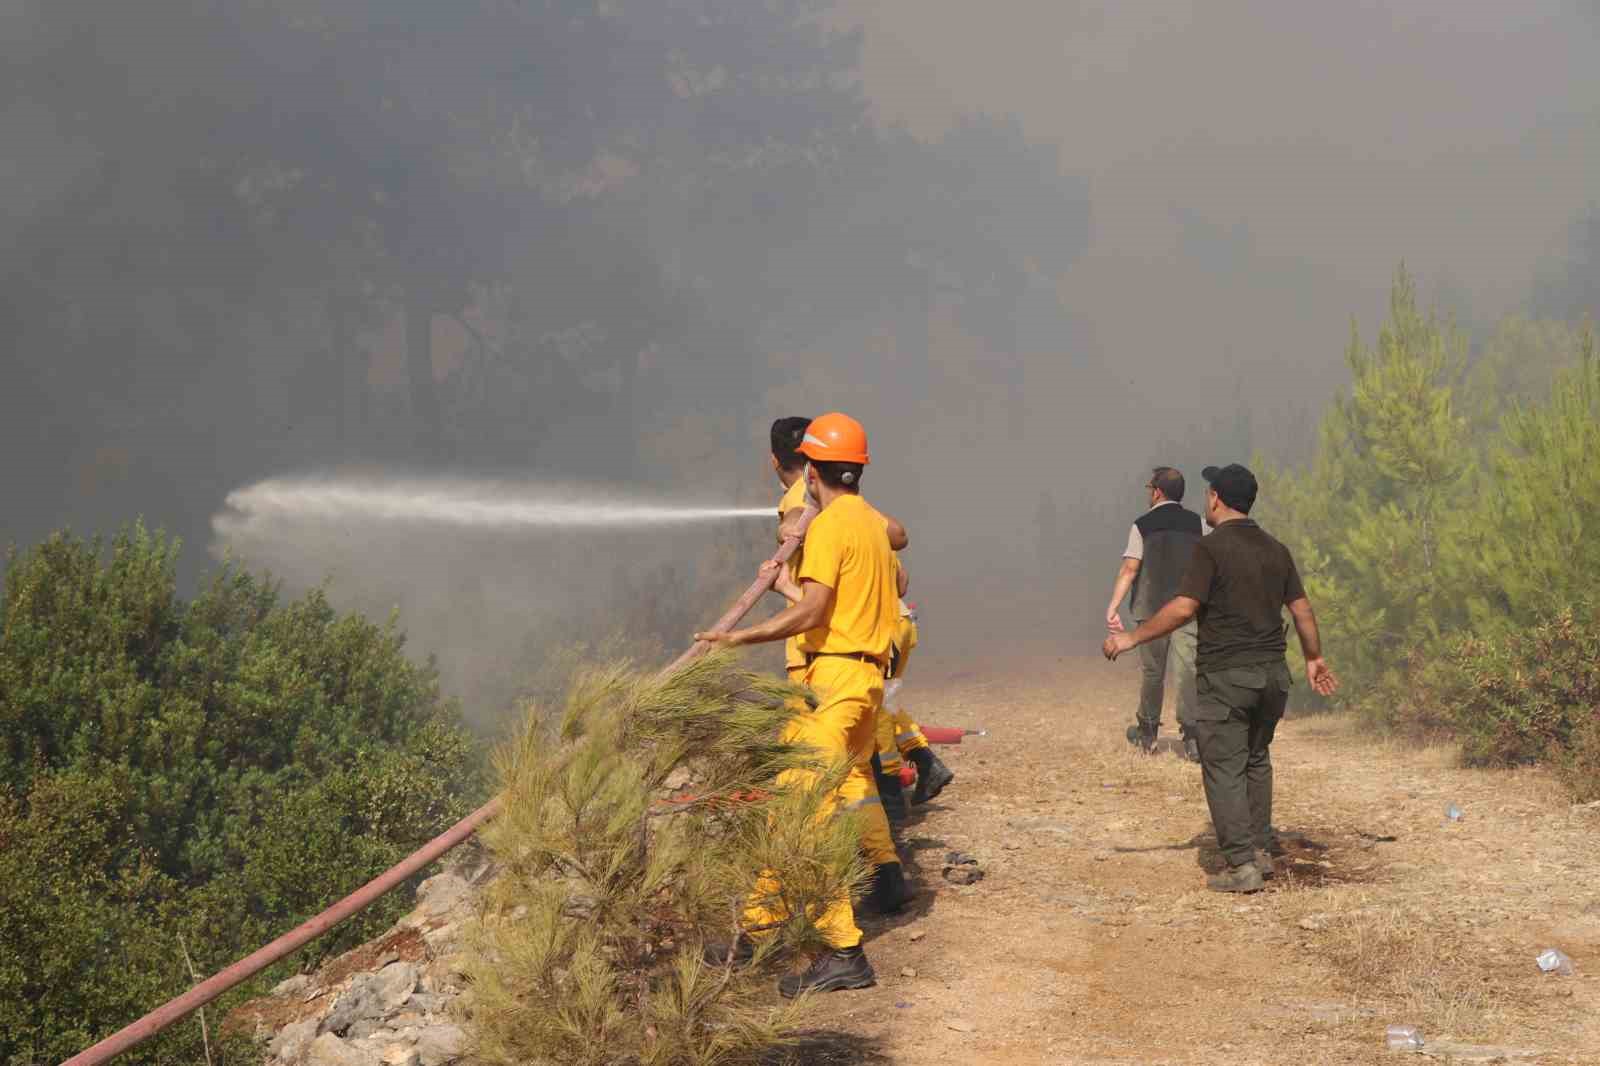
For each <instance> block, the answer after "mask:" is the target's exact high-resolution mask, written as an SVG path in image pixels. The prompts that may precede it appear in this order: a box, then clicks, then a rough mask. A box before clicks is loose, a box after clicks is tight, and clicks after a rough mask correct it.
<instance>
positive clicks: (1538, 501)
mask: <svg viewBox="0 0 1600 1066" xmlns="http://www.w3.org/2000/svg"><path fill="white" fill-rule="evenodd" d="M1469 500H1470V502H1471V504H1472V506H1471V507H1470V508H1464V512H1465V513H1464V514H1463V516H1462V519H1461V523H1460V526H1461V528H1460V532H1459V536H1458V537H1457V538H1456V539H1457V541H1458V542H1459V544H1460V548H1459V550H1458V552H1457V553H1456V556H1455V557H1454V559H1453V560H1452V563H1453V566H1452V570H1453V571H1454V572H1455V573H1456V574H1457V575H1458V580H1459V582H1460V585H1461V589H1462V597H1463V599H1464V600H1465V602H1466V603H1467V605H1468V611H1469V614H1470V617H1471V620H1472V625H1473V628H1474V629H1475V630H1479V631H1483V632H1494V631H1504V630H1506V629H1507V628H1509V627H1525V626H1528V625H1531V624H1532V623H1533V622H1534V621H1536V620H1538V619H1540V618H1544V617H1548V616H1550V615H1551V614H1552V613H1553V612H1556V611H1559V610H1562V609H1564V608H1566V607H1570V606H1572V605H1575V604H1578V603H1581V602H1583V601H1584V600H1587V599H1592V598H1594V597H1596V596H1597V594H1600V357H1597V355H1596V343H1595V336H1594V331H1593V328H1592V327H1591V326H1589V325H1587V324H1586V325H1585V328H1584V331H1583V333H1582V335H1581V337H1580V338H1579V340H1578V356H1577V359H1576V365H1575V366H1574V367H1573V368H1572V369H1570V370H1568V371H1566V372H1564V373H1561V374H1559V375H1558V376H1557V377H1556V380H1555V383H1554V384H1553V385H1552V386H1551V388H1550V392H1549V398H1548V400H1547V401H1546V402H1544V403H1542V404H1537V405H1524V404H1522V403H1520V402H1519V403H1515V404H1514V405H1513V406H1512V409H1511V410H1510V411H1509V412H1508V413H1507V414H1506V415H1505V416H1504V418H1503V419H1502V420H1501V435H1500V438H1499V439H1498V440H1497V441H1496V442H1495V444H1494V445H1493V447H1492V448H1491V449H1490V453H1489V462H1488V471H1487V476H1485V477H1484V478H1483V479H1482V481H1481V483H1480V484H1479V485H1478V486H1477V491H1475V492H1474V493H1473V494H1472V495H1471V496H1470V497H1469Z"/></svg>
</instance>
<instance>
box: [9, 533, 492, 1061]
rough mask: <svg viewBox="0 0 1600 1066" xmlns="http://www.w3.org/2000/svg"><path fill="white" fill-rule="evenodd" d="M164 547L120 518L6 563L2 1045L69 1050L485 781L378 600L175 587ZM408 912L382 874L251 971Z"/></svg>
mask: <svg viewBox="0 0 1600 1066" xmlns="http://www.w3.org/2000/svg"><path fill="white" fill-rule="evenodd" d="M176 554H177V545H176V544H175V543H173V542H171V541H169V540H167V539H166V538H164V537H163V536H161V535H160V534H153V533H149V532H147V531H146V530H145V529H144V528H143V527H142V526H138V525H135V526H133V527H131V528H130V529H128V530H125V531H124V532H123V533H121V534H120V535H118V536H117V537H116V538H115V539H114V540H113V541H112V542H111V544H110V545H109V546H102V545H101V544H99V543H92V544H86V543H84V542H82V541H80V540H76V539H73V538H71V537H67V536H62V535H58V536H55V537H52V538H50V539H49V540H47V541H46V542H44V543H43V544H40V545H38V546H37V547H36V548H34V549H33V550H31V551H28V552H25V553H21V554H16V555H14V556H13V557H12V558H11V559H10V560H9V564H8V566H7V570H6V580H5V590H4V596H3V598H0V738H3V740H0V987H3V988H5V989H6V994H5V995H4V996H0V1061H4V1062H10V1063H18V1064H23V1063H43V1062H56V1061H60V1060H61V1059H62V1058H65V1057H67V1056H69V1055H71V1054H73V1053H75V1052H77V1051H79V1050H81V1049H82V1048H83V1047H86V1046H87V1045H89V1044H90V1043H92V1042H94V1041H95V1040H98V1039H100V1038H101V1037H103V1036H106V1035H108V1034H109V1033H110V1032H112V1031H114V1030H115V1029H117V1028H119V1027H120V1026H122V1025H124V1024H126V1023H127V1022H129V1021H132V1020H133V1019H134V1018H137V1017H138V1016H139V1015H141V1014H143V1013H144V1012H145V1011H147V1010H150V1009H152V1008H154V1007H156V1006H158V1005H159V1004H160V1003H162V1002H163V1001H165V1000H166V999H168V998H170V997H171V996H173V995H176V994H178V993H179V992H181V991H183V990H184V989H186V988H187V987H188V986H189V985H190V984H191V983H192V981H191V980H190V978H189V975H188V970H187V966H186V965H185V962H184V956H183V945H184V944H187V947H188V950H189V952H190V954H191V955H192V957H193V959H194V963H195V966H196V967H197V968H198V969H199V970H200V971H201V972H202V973H210V972H214V971H215V970H217V969H219V968H221V967H222V966H224V965H226V964H227V963H229V962H232V961H233V960H234V959H235V958H238V957H239V956H241V955H244V954H246V953H248V952H249V951H252V950H254V949H255V948H257V947H259V946H260V945H262V944H263V943H265V942H267V941H268V940H270V939H272V938H273V937H275V936H277V935H278V934H280V933H282V932H284V931H286V930H288V929H289V928H291V927H293V926H294V925H295V924H297V923H298V922H299V921H302V920H304V919H305V918H306V917H309V916H310V915H311V914H313V913H315V912H316V911H318V910H320V909H322V908H323V907H324V906H326V905H327V904H328V903H330V902H332V901H334V900H336V899H338V898H339V897H340V896H342V895H344V894H345V893H347V892H349V891H350V890H352V889H353V888H355V887H357V886H358V885H360V884H361V883H363V882H364V881H366V880H368V879H369V878H371V877H372V876H375V875H376V874H378V873H380V872H382V871H383V870H384V869H386V868H388V867H389V866H390V865H392V864H393V863H394V862H395V861H396V860H397V859H399V858H400V857H402V856H404V855H405V854H407V853H408V852H410V851H411V850H413V849H414V848H415V847H416V846H418V845H419V844H420V843H422V842H423V841H425V840H426V839H428V838H429V837H431V836H432V835H434V834H435V833H437V832H438V831H439V830H440V829H442V828H443V827H444V826H446V825H448V824H449V823H450V822H451V821H453V820H454V819H456V818H458V817H459V816H460V815H462V814H463V813H464V812H465V811H466V810H468V809H470V803H471V801H472V800H473V799H474V798H475V797H474V795H473V794H472V793H473V792H474V790H475V787H476V786H475V784H474V780H475V778H474V772H473V768H474V766H475V765H476V757H475V753H474V750H473V745H472V743H471V741H470V739H469V737H468V735H467V734H466V733H465V732H464V731H463V729H462V728H461V726H460V723H459V721H458V716H457V713H456V711H455V710H454V708H453V707H451V706H449V705H447V704H445V703H443V702H441V700H440V696H439V690H438V685H437V682H436V680H435V677H434V673H433V670H432V668H431V667H424V666H418V665H416V664H414V663H412V662H410V661H409V660H408V659H407V658H406V657H405V654H404V646H403V645H404V640H403V637H402V636H401V634H400V633H399V632H398V630H397V629H396V627H395V623H394V621H393V620H391V621H390V622H389V623H388V624H387V625H383V626H378V625H374V624H372V623H370V622H368V621H366V620H364V619H362V618H360V617H358V616H354V615H346V616H341V615H339V614H338V612H336V611H335V610H334V609H333V608H332V607H331V606H330V605H329V603H328V602H327V600H326V598H325V597H324V596H323V594H322V593H321V592H320V591H313V592H311V593H310V594H308V595H306V596H305V597H304V598H302V599H300V600H297V601H294V602H290V603H284V602H280V599H279V593H278V589H277V587H276V586H275V585H274V584H273V583H271V582H270V581H266V580H262V579H260V578H256V577H254V576H252V575H250V574H248V573H246V572H244V571H243V570H240V569H238V568H237V567H233V566H229V567H225V568H224V569H223V570H222V571H221V572H220V573H218V574H216V575H215V576H214V577H213V578H212V579H211V580H210V581H209V583H207V584H206V586H205V587H204V588H203V589H202V590H201V591H200V593H199V594H198V595H197V596H196V597H195V598H194V599H192V600H189V601H185V600H183V599H182V598H180V597H179V596H178V594H177V582H176V577H175V570H174V561H175V557H176ZM404 906H405V902H404V900H403V899H402V898H401V894H398V893H397V894H395V895H394V896H393V897H391V898H390V899H389V900H386V901H385V902H384V903H383V904H381V905H379V906H377V907H374V908H372V909H371V910H369V911H368V912H367V913H366V914H365V915H363V916H362V917H361V918H359V919H357V920H355V921H353V922H351V923H349V924H348V925H346V926H344V927H341V929H339V930H338V931H336V932H335V933H334V934H333V935H331V936H329V937H327V938H324V939H323V940H321V941H319V942H318V943H317V945H316V946H315V947H313V948H309V949H307V950H306V951H305V952H303V953H302V954H301V955H300V956H298V957H297V958H296V959H294V960H291V961H290V962H289V963H286V964H283V965H281V966H280V967H278V968H277V971H275V972H274V973H273V974H272V975H269V976H268V977H267V978H263V979H261V980H258V981H257V982H254V983H252V985H251V986H248V987H249V988H257V989H258V988H259V986H260V985H261V984H262V983H263V981H265V980H269V979H271V977H273V976H277V977H281V976H282V972H281V971H283V970H284V969H286V968H287V967H288V966H290V965H298V966H311V965H314V964H315V963H316V962H318V961H319V960H320V959H321V958H323V957H326V956H327V955H328V954H330V953H334V952H338V951H342V950H345V949H346V948H348V947H350V946H351V945H353V944H356V943H360V942H361V941H362V940H364V939H365V938H367V937H368V936H370V935H371V934H372V933H373V932H374V931H376V930H378V929H381V928H383V927H384V926H385V925H387V924H388V923H390V922H392V921H393V919H394V918H395V917H396V916H397V914H398V913H399V912H400V910H401V909H402V908H403V907H404ZM180 937H181V938H182V941H181V942H180ZM244 994H247V992H241V993H237V994H236V998H237V996H239V995H244ZM224 1006H225V1004H224ZM198 1046H199V1032H198V1026H196V1025H192V1024H188V1023H185V1024H183V1025H180V1026H178V1027H176V1028H174V1029H173V1030H169V1035H168V1036H167V1037H164V1038H162V1039H161V1040H158V1041H156V1042H153V1043H151V1044H149V1045H146V1046H145V1047H144V1048H142V1049H140V1050H138V1051H135V1052H133V1053H131V1054H130V1056H129V1057H128V1059H127V1060H126V1061H130V1062H176V1061H183V1062H193V1061H197V1058H198V1057H199V1054H200V1053H199V1050H198Z"/></svg>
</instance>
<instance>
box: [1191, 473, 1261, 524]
mask: <svg viewBox="0 0 1600 1066" xmlns="http://www.w3.org/2000/svg"><path fill="white" fill-rule="evenodd" d="M1200 476H1201V477H1203V478H1205V479H1206V481H1207V482H1209V483H1210V485H1211V487H1212V488H1213V489H1216V490H1217V496H1218V497H1219V498H1220V499H1221V500H1222V502H1223V503H1225V504H1227V505H1228V506H1229V507H1231V508H1233V509H1234V510H1235V511H1238V512H1240V513H1241V514H1249V513H1250V508H1252V507H1254V506H1255V503H1256V487H1257V486H1256V476H1255V475H1254V474H1252V473H1251V472H1250V471H1249V470H1248V469H1246V468H1245V467H1242V466H1240V465H1239V464H1238V463H1229V464H1228V465H1227V466H1208V467H1206V468H1205V469H1204V470H1202V471H1200Z"/></svg>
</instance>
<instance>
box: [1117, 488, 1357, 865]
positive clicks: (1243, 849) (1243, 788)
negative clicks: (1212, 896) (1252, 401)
mask: <svg viewBox="0 0 1600 1066" xmlns="http://www.w3.org/2000/svg"><path fill="white" fill-rule="evenodd" d="M1204 477H1205V479H1206V481H1207V482H1209V483H1210V488H1209V489H1208V490H1207V492H1206V520H1207V521H1209V522H1210V523H1211V525H1212V526H1213V527H1214V529H1213V530H1212V532H1211V533H1210V534H1209V535H1208V536H1206V537H1204V538H1203V539H1202V540H1201V541H1200V542H1199V543H1198V544H1197V545H1196V546H1195V549H1194V556H1193V558H1192V559H1191V560H1190V563H1189V567H1188V570H1187V571H1186V572H1185V573H1184V575H1183V580H1182V581H1181V582H1180V583H1179V585H1178V594H1177V596H1176V597H1174V598H1173V599H1172V601H1171V602H1169V603H1168V604H1167V605H1166V606H1164V607H1162V608H1161V609H1160V610H1159V611H1157V612H1156V614H1155V616H1154V617H1153V618H1151V619H1150V620H1149V621H1147V622H1145V623H1144V624H1143V625H1141V626H1139V628H1138V629H1136V630H1134V631H1133V632H1132V633H1112V634H1111V635H1110V636H1108V637H1106V640H1105V644H1104V646H1103V647H1102V649H1101V650H1102V651H1104V653H1105V656H1106V658H1108V659H1113V660H1114V659H1116V657H1117V656H1118V655H1121V654H1122V653H1123V652H1125V651H1128V650H1129V649H1131V648H1135V647H1138V646H1140V645H1142V644H1145V643H1147V642H1149V641H1152V640H1156V639H1159V638H1160V637H1163V636H1165V635H1167V634H1168V633H1171V632H1173V631H1174V630H1176V629H1178V628H1179V627H1180V626H1183V625H1185V624H1187V623H1188V622H1189V621H1190V620H1191V619H1193V618H1195V617H1196V616H1198V617H1199V619H1200V640H1199V645H1200V646H1199V659H1198V663H1197V674H1198V677H1197V690H1198V694H1199V706H1198V707H1197V708H1196V711H1195V720H1194V731H1195V738H1196V739H1197V740H1198V741H1199V746H1200V765H1201V768H1202V777H1203V779H1204V781H1205V790H1206V805H1207V806H1208V807H1209V808H1210V810H1211V822H1212V824H1213V825H1214V826H1215V827H1216V831H1217V847H1218V849H1219V850H1220V851H1221V852H1222V856H1223V858H1224V859H1226V860H1227V864H1228V865H1227V869H1226V870H1224V871H1223V872H1221V873H1217V874H1212V875H1211V876H1210V877H1208V878H1207V879H1206V886H1207V887H1208V888H1210V889H1212V890H1214V891H1217V892H1255V891H1258V890H1259V889H1260V888H1262V878H1263V877H1269V876H1271V873H1272V852H1273V851H1274V849H1275V848H1276V847H1277V841H1276V840H1274V839H1273V837H1272V758H1271V756H1270V754H1269V753H1268V747H1269V745H1271V743H1272V734H1273V731H1274V730H1276V729H1277V726H1278V720H1279V719H1280V718H1282V717H1283V709H1284V705H1285V704H1286V703H1287V702H1288V699H1289V685H1290V680H1289V667H1288V664H1287V663H1286V662H1285V661H1284V652H1285V651H1286V650H1287V642H1286V640H1285V632H1286V627H1285V626H1284V625H1283V608H1285V607H1287V608H1288V609H1289V614H1290V616H1291V617H1292V618H1293V619H1294V627H1295V632H1296V633H1297V634H1298V635H1299V637H1300V650H1301V651H1303V652H1304V653H1305V659H1306V680H1307V681H1309V682H1310V684H1311V687H1312V688H1313V689H1314V690H1316V691H1317V692H1318V693H1320V694H1321V695H1324V696H1330V695H1332V694H1333V693H1334V691H1335V690H1336V689H1337V688H1338V681H1337V680H1336V679H1335V678H1334V676H1333V671H1332V670H1331V669H1329V667H1328V664H1327V663H1326V662H1324V661H1323V659H1322V644H1321V641H1320V639H1319V637H1318V635H1317V620H1316V616H1315V615H1314V614H1313V613H1312V611H1311V601H1310V600H1308V599H1307V598H1306V593H1305V589H1304V587H1302V585H1301V584H1300V574H1299V572H1298V571H1297V570H1296V569H1295V565H1294V559H1293V558H1292V557H1291V556H1290V554H1289V549H1288V548H1285V547H1284V546H1283V545H1282V544H1280V543H1279V542H1278V541H1276V540H1274V539H1273V538H1272V537H1270V536H1268V535H1267V534H1266V532H1265V531H1263V530H1262V529H1261V527H1260V526H1258V525H1256V524H1255V523H1254V522H1252V521H1251V520H1250V518H1249V513H1250V508H1251V507H1252V506H1254V504H1255V501H1256V479H1255V475H1254V474H1252V473H1250V471H1249V470H1246V469H1245V468H1244V467H1242V466H1240V465H1238V464H1237V463H1233V464H1229V465H1228V466H1225V467H1222V468H1221V469H1218V468H1217V467H1214V466H1208V467H1206V469H1205V471H1204Z"/></svg>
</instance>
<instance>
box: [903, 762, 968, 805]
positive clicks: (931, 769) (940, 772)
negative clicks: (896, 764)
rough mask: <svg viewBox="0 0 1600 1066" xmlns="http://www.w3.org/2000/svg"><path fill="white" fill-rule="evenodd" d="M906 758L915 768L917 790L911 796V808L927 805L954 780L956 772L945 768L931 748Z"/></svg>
mask: <svg viewBox="0 0 1600 1066" xmlns="http://www.w3.org/2000/svg"><path fill="white" fill-rule="evenodd" d="M907 758H909V759H910V760H911V761H912V762H913V763H915V764H916V766H917V789H916V791H915V792H913V793H912V794H911V803H912V805H913V806H915V805H917V804H919V803H927V802H928V801H929V800H931V799H933V797H935V796H937V795H938V794H939V793H941V792H943V791H944V786H946V785H948V784H949V783H950V782H952V781H954V780H955V779H956V772H955V771H954V770H952V769H950V767H948V766H946V765H945V764H944V763H943V762H942V761H941V760H940V759H939V756H937V755H935V754H934V753H933V749H932V748H918V749H917V750H916V751H913V752H912V753H911V754H910V755H908V756H907Z"/></svg>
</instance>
